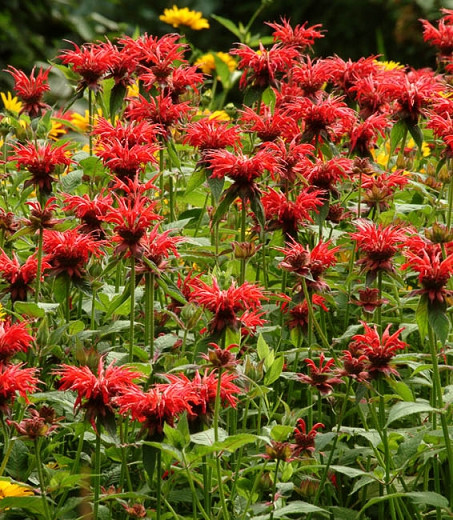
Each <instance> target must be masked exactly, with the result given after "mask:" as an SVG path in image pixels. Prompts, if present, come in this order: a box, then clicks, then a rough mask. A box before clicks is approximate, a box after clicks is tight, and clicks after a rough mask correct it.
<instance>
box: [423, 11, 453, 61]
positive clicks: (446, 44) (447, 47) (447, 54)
mask: <svg viewBox="0 0 453 520" xmlns="http://www.w3.org/2000/svg"><path fill="white" fill-rule="evenodd" d="M441 11H442V12H443V13H444V14H445V15H446V16H444V17H443V18H441V19H440V20H439V21H438V24H437V29H436V28H435V27H434V26H433V25H432V24H431V23H430V22H428V20H420V22H421V23H422V25H423V39H424V40H425V42H428V43H430V44H431V45H433V46H434V47H437V48H438V49H439V51H440V57H441V58H447V59H448V58H451V55H452V53H453V24H452V11H451V10H450V9H441Z"/></svg>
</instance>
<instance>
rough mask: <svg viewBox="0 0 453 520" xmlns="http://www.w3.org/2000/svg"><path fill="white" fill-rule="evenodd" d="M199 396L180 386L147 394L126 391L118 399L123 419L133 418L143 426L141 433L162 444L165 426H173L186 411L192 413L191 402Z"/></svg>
mask: <svg viewBox="0 0 453 520" xmlns="http://www.w3.org/2000/svg"><path fill="white" fill-rule="evenodd" d="M196 399H197V398H196V396H194V395H193V394H189V393H188V392H187V388H184V387H183V386H181V385H178V384H168V385H157V386H156V387H154V388H151V389H150V390H148V391H147V392H143V391H142V390H141V389H139V388H132V389H129V390H128V389H125V391H124V392H122V394H121V395H119V396H118V397H116V399H115V403H116V404H117V405H118V406H119V411H120V413H121V414H122V415H126V414H130V415H131V417H132V419H134V420H136V421H138V422H140V423H142V425H143V427H142V432H143V433H145V432H146V433H147V436H148V438H154V439H156V440H162V437H163V429H164V424H165V423H167V424H168V425H170V426H173V424H174V421H175V419H176V417H177V416H178V415H179V414H181V413H182V412H184V411H187V412H188V414H190V413H192V407H191V404H190V402H191V401H192V402H193V401H194V400H196Z"/></svg>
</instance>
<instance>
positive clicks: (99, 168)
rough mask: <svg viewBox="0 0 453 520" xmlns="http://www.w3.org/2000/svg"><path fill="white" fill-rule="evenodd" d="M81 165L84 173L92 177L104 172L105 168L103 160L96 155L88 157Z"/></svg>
mask: <svg viewBox="0 0 453 520" xmlns="http://www.w3.org/2000/svg"><path fill="white" fill-rule="evenodd" d="M79 164H80V166H81V167H82V169H83V173H84V174H85V175H88V176H90V177H94V176H95V175H98V174H99V173H103V172H104V166H103V164H102V161H101V159H99V157H96V156H94V155H93V156H90V157H87V158H86V159H82V160H81V161H80V162H79Z"/></svg>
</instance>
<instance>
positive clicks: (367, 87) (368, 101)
mask: <svg viewBox="0 0 453 520" xmlns="http://www.w3.org/2000/svg"><path fill="white" fill-rule="evenodd" d="M400 74H401V73H400V72H399V71H398V70H397V71H388V70H385V69H382V71H378V72H377V73H376V74H370V75H368V76H364V77H359V78H357V80H356V81H355V82H354V85H353V86H351V87H350V88H349V93H350V95H354V97H355V99H356V101H357V103H358V104H359V106H360V110H359V115H360V117H362V118H363V119H367V118H368V117H370V116H371V115H372V114H388V113H389V112H390V101H391V100H392V97H391V95H390V93H389V92H388V89H387V88H386V78H389V77H394V76H396V77H400Z"/></svg>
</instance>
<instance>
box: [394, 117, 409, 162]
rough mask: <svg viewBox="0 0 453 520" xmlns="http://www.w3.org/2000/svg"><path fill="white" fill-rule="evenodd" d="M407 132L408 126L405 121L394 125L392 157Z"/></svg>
mask: <svg viewBox="0 0 453 520" xmlns="http://www.w3.org/2000/svg"><path fill="white" fill-rule="evenodd" d="M405 131H406V125H405V123H404V122H403V121H398V122H397V123H396V124H395V125H393V128H392V131H391V132H390V155H392V154H393V152H394V151H395V148H396V147H397V145H398V143H399V142H400V141H401V140H402V138H403V135H404V133H405Z"/></svg>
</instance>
